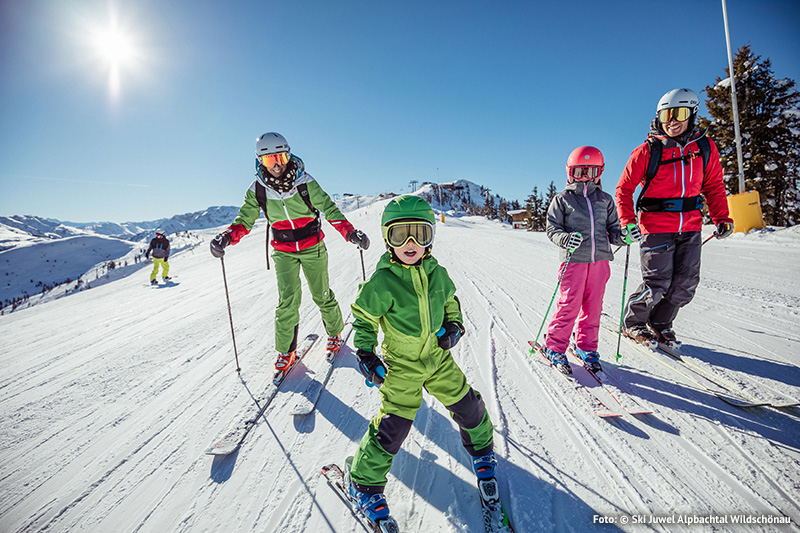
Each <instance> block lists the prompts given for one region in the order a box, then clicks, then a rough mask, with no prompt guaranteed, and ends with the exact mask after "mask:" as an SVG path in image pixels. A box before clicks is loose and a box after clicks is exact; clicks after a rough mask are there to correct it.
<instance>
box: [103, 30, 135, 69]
mask: <svg viewBox="0 0 800 533" xmlns="http://www.w3.org/2000/svg"><path fill="white" fill-rule="evenodd" d="M95 46H96V47H97V51H98V52H100V54H101V55H102V56H103V57H104V58H105V59H106V60H108V62H109V63H110V64H111V65H117V66H122V65H124V64H126V63H128V62H130V61H131V59H133V57H134V56H135V51H134V47H133V43H132V42H131V39H130V37H128V35H126V34H125V33H124V32H123V31H122V30H120V29H119V28H116V27H111V28H109V29H107V30H103V31H99V32H98V33H97V35H96V36H95Z"/></svg>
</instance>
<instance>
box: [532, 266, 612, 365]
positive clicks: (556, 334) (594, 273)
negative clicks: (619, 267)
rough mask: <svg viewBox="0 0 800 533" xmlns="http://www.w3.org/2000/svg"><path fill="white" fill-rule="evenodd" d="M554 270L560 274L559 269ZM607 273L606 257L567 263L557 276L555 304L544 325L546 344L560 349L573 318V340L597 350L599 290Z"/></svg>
mask: <svg viewBox="0 0 800 533" xmlns="http://www.w3.org/2000/svg"><path fill="white" fill-rule="evenodd" d="M563 268H564V263H561V268H560V269H559V271H558V274H559V275H561V270H562V269H563ZM610 276H611V266H610V265H609V262H608V261H596V262H594V263H570V264H569V265H567V271H566V272H564V277H563V278H562V280H561V286H560V287H559V297H558V304H557V305H556V312H555V314H554V315H553V319H552V320H551V321H550V326H549V327H548V328H547V338H546V340H545V343H546V345H547V348H548V349H550V350H554V351H556V352H561V353H564V352H566V351H567V346H568V345H569V338H570V335H572V327H573V325H574V324H575V319H576V318H577V319H578V325H577V328H576V330H575V344H576V346H577V347H578V348H580V349H581V350H586V351H597V336H598V334H599V330H600V313H601V312H602V311H603V294H605V292H606V283H607V282H608V278H609V277H610Z"/></svg>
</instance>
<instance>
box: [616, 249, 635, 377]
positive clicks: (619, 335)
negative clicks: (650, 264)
mask: <svg viewBox="0 0 800 533" xmlns="http://www.w3.org/2000/svg"><path fill="white" fill-rule="evenodd" d="M630 259H631V247H630V246H628V249H627V250H626V252H625V274H623V276H622V310H621V311H620V312H619V332H617V355H616V357H617V361H619V358H620V357H622V354H620V353H619V345H620V343H621V342H622V318H623V317H624V316H625V289H626V288H627V287H628V263H629V262H630Z"/></svg>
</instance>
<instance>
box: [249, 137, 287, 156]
mask: <svg viewBox="0 0 800 533" xmlns="http://www.w3.org/2000/svg"><path fill="white" fill-rule="evenodd" d="M278 152H291V149H290V148H289V143H288V142H286V138H285V137H284V136H283V135H281V134H280V133H275V132H274V131H270V132H267V133H265V134H264V135H262V136H261V137H259V138H258V140H257V141H256V159H260V158H261V156H262V155H267V154H277V153H278Z"/></svg>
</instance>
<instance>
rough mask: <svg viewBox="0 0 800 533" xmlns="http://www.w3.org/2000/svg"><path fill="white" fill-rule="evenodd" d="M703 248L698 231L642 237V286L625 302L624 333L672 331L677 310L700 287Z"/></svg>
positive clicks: (654, 234)
mask: <svg viewBox="0 0 800 533" xmlns="http://www.w3.org/2000/svg"><path fill="white" fill-rule="evenodd" d="M702 245H703V239H702V235H701V234H700V232H699V231H690V232H685V233H650V234H647V235H645V236H644V238H643V239H642V242H641V243H640V258H641V263H642V284H641V285H639V287H638V288H637V289H636V291H635V292H634V293H633V294H631V297H630V299H629V300H628V306H627V310H626V313H625V319H624V322H625V329H629V328H631V327H634V326H644V325H647V324H650V325H651V326H653V328H654V329H656V330H657V331H662V330H664V329H667V328H671V327H672V321H673V320H675V316H676V315H677V314H678V310H679V309H680V308H681V307H683V306H684V305H686V304H688V303H689V302H691V301H692V298H694V293H695V290H696V289H697V285H698V284H699V283H700V249H701V247H702Z"/></svg>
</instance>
